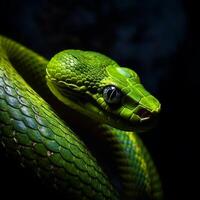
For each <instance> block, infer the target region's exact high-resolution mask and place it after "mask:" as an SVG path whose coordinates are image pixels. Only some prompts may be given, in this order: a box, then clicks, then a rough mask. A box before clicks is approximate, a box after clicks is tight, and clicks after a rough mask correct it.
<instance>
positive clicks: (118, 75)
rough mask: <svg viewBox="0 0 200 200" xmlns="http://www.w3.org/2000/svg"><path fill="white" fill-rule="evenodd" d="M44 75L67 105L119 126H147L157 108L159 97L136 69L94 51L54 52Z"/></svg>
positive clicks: (48, 83)
mask: <svg viewBox="0 0 200 200" xmlns="http://www.w3.org/2000/svg"><path fill="white" fill-rule="evenodd" d="M46 79H47V85H48V86H49V88H50V90H51V91H52V92H53V93H54V95H55V96H56V97H57V98H58V99H59V100H61V101H62V102H63V103H65V104H66V105H67V106H70V107H71V108H73V109H75V110H77V111H79V112H80V113H82V114H84V115H87V116H89V117H90V118H91V119H92V120H97V121H98V122H101V123H106V124H109V125H111V126H113V127H116V128H120V129H122V130H134V131H135V130H136V131H143V130H146V129H148V128H149V127H151V126H152V125H153V124H154V121H155V119H156V116H157V114H158V113H159V112H160V107H161V106H160V103H159V101H158V100H157V99H156V98H155V97H153V96H152V95H151V94H150V93H149V92H148V91H146V90H145V88H144V87H143V85H142V84H141V83H140V79H139V77H138V75H137V74H136V72H135V71H133V70H131V69H129V68H125V67H120V66H119V65H118V64H117V63H116V62H115V61H113V60H112V59H110V58H109V57H107V56H105V55H103V54H100V53H97V52H91V51H80V50H65V51H62V52H60V53H58V54H56V55H55V56H54V57H53V58H52V59H51V60H50V62H49V64H48V66H47V75H46Z"/></svg>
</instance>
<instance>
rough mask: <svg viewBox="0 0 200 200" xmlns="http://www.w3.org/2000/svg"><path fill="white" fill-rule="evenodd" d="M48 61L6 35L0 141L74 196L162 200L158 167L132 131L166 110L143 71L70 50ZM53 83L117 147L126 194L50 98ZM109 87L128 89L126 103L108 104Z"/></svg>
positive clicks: (1, 55)
mask: <svg viewBox="0 0 200 200" xmlns="http://www.w3.org/2000/svg"><path fill="white" fill-rule="evenodd" d="M47 63H48V61H47V60H46V59H44V58H43V57H41V56H39V55H37V54H36V53H34V52H32V51H31V50H28V49H27V48H25V47H23V46H22V45H20V44H17V43H16V42H14V41H11V40H9V39H7V38H4V37H0V127H1V129H0V143H1V144H2V146H3V147H5V149H6V151H7V152H8V154H9V155H12V156H13V157H15V158H16V159H17V160H18V161H19V163H20V164H21V166H23V167H29V168H31V169H32V170H34V171H35V173H36V174H37V175H38V176H39V177H41V178H42V179H46V180H48V181H50V183H51V184H49V185H51V186H53V187H55V188H56V189H58V190H59V191H62V192H63V191H65V193H67V195H66V198H67V199H69V198H72V199H147V198H149V199H161V198H162V190H161V186H160V182H159V177H158V175H157V172H156V169H155V167H154V164H153V162H152V160H151V159H150V156H149V154H148V152H147V151H146V149H145V147H144V145H143V144H142V142H141V140H140V139H139V138H138V136H137V135H136V134H135V133H133V132H130V130H144V129H146V128H147V127H149V126H151V124H152V119H154V116H155V115H156V114H157V113H158V112H159V110H160V104H159V102H158V101H157V100H156V99H155V98H154V97H153V96H152V95H150V94H149V93H148V92H147V91H146V90H145V89H144V88H143V86H142V85H141V84H140V82H139V78H138V76H137V74H136V73H135V72H134V71H132V70H130V69H127V68H120V67H119V66H118V64H117V63H116V62H115V61H113V60H111V59H110V58H108V57H106V56H104V55H102V54H99V53H96V52H83V51H79V50H66V51H63V52H61V53H58V54H57V55H55V56H54V57H53V58H52V59H51V61H50V62H49V63H48V64H47ZM47 65H48V66H47ZM46 66H47V75H46ZM16 70H17V71H18V72H19V73H20V74H21V76H23V77H25V78H26V81H27V82H28V84H27V83H26V82H25V81H24V80H23V78H22V77H21V76H20V75H19V74H18V72H17V71H16ZM45 76H46V79H45ZM46 80H47V84H48V86H49V88H50V90H51V91H52V92H53V94H55V96H56V97H57V98H58V99H59V100H61V101H62V102H63V103H64V104H66V105H67V106H69V107H70V108H72V109H74V110H76V111H78V112H80V113H81V114H83V115H85V116H87V117H89V118H91V121H95V123H98V127H96V130H98V131H99V134H102V135H103V136H104V138H105V143H106V144H108V145H109V146H110V147H109V148H110V149H111V155H112V158H111V160H113V162H114V163H115V165H114V166H115V169H116V171H117V172H118V174H119V180H118V181H119V182H120V184H121V185H122V187H121V189H119V191H116V190H115V188H114V187H113V186H112V183H111V181H110V180H109V178H108V177H107V175H105V173H104V171H103V170H102V169H101V168H100V167H99V165H98V164H97V161H96V159H95V158H94V157H93V156H92V155H91V153H90V152H89V150H88V149H87V147H86V145H85V144H84V143H83V142H82V141H81V140H80V139H79V137H78V136H77V135H76V133H74V132H73V131H72V130H71V129H70V127H69V126H68V125H67V124H66V123H65V122H64V121H62V120H61V119H60V118H59V117H58V115H57V114H55V113H54V111H53V109H52V108H51V106H50V105H49V104H48V103H46V101H45V100H48V101H49V103H51V102H52V100H51V99H54V100H55V97H53V96H52V95H51V93H50V90H49V89H48V87H47V85H46ZM29 85H31V87H33V88H34V90H35V91H37V92H38V93H39V94H40V95H42V97H43V98H44V99H45V100H43V99H42V98H41V97H40V95H39V94H38V93H36V92H35V91H34V90H33V89H32V88H31V87H30V86H29ZM109 85H112V86H115V87H117V88H118V89H119V90H120V91H122V93H120V94H121V96H120V104H116V105H114V106H113V105H110V104H109V103H108V102H106V97H105V95H104V96H103V94H105V92H104V88H105V87H107V86H109ZM112 94H114V93H112ZM105 124H109V125H105ZM114 127H115V128H114ZM117 128H120V129H122V130H119V129H117ZM83 131H84V130H83Z"/></svg>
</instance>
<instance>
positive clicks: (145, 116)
mask: <svg viewBox="0 0 200 200" xmlns="http://www.w3.org/2000/svg"><path fill="white" fill-rule="evenodd" d="M137 115H138V116H139V117H141V118H142V119H148V118H150V117H151V115H152V113H151V112H150V111H148V110H146V109H144V108H142V109H140V110H139V111H138V113H137Z"/></svg>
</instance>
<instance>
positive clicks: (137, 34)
mask: <svg viewBox="0 0 200 200" xmlns="http://www.w3.org/2000/svg"><path fill="white" fill-rule="evenodd" d="M0 2H1V3H0V7H1V9H0V34H3V35H6V36H8V37H11V38H13V39H15V40H17V41H19V42H21V43H22V44H24V45H26V46H28V47H29V48H31V49H33V50H35V51H36V52H38V53H40V54H42V55H44V56H46V57H47V58H50V57H51V56H52V55H54V54H55V53H56V52H58V51H60V50H63V49H69V48H74V49H87V50H95V51H99V52H102V53H104V54H106V55H108V56H110V57H112V58H113V59H115V60H116V61H118V62H119V63H120V64H121V65H122V66H128V67H130V68H133V69H134V70H135V71H137V72H138V74H139V75H140V77H141V79H142V82H143V83H144V85H145V87H146V88H147V89H148V90H149V91H151V92H152V93H153V94H154V95H155V96H156V97H157V98H158V99H159V100H160V102H161V103H162V112H161V115H160V120H159V123H158V125H157V127H155V128H154V129H153V130H152V131H150V133H143V135H142V138H143V140H144V142H145V144H146V145H147V147H148V149H149V151H150V152H151V154H152V157H153V158H154V160H155V163H156V165H157V167H158V171H159V173H160V176H161V179H162V183H163V188H164V192H165V198H166V199H195V197H194V196H195V192H197V189H196V188H197V186H198V183H196V182H195V180H197V181H198V178H197V172H198V170H197V162H198V160H199V157H197V156H196V155H195V153H196V152H197V148H198V139H197V135H198V132H199V131H198V120H199V111H198V108H199V105H198V103H199V83H200V82H199V57H200V52H199V31H198V28H199V14H198V6H197V4H196V3H195V2H194V1H192V0H190V1H189V0H188V1H186V0H169V1H160V0H141V1H139V0H138V1H136V0H129V1H128V0H123V1H119V0H108V1H103V0H97V1H92V0H85V1H78V0H74V1H72V0H71V1H70V0H69V1H64V0H63V1H56V0H50V1H47V0H41V1H39V0H30V1H25V0H24V1H23V0H19V1H11V0H7V1H0ZM0 184H1V187H0V193H1V196H3V195H6V196H7V198H9V197H16V198H17V197H19V198H22V199H25V197H27V195H29V196H28V197H35V198H38V197H39V196H40V195H42V196H43V197H50V195H49V191H48V190H47V189H45V188H43V186H42V185H40V183H39V182H38V180H37V179H35V178H34V177H32V176H31V175H30V174H29V173H28V172H27V171H26V170H22V169H21V168H19V167H18V166H16V165H14V164H13V162H12V161H11V160H9V159H8V158H6V157H5V156H4V155H3V154H2V153H1V151H0ZM52 197H53V194H52ZM2 199H5V198H2Z"/></svg>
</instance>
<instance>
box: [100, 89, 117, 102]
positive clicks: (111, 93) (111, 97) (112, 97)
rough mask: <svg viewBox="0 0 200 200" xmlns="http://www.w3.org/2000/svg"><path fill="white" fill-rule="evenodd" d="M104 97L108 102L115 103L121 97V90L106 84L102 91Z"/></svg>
mask: <svg viewBox="0 0 200 200" xmlns="http://www.w3.org/2000/svg"><path fill="white" fill-rule="evenodd" d="M103 95H104V99H105V101H106V102H107V103H109V104H117V103H119V101H120V99H121V92H120V90H118V89H117V88H116V87H115V86H108V87H106V88H105V89H104V92H103Z"/></svg>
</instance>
